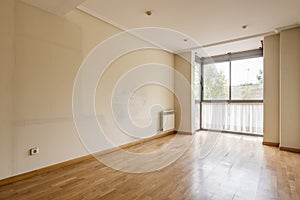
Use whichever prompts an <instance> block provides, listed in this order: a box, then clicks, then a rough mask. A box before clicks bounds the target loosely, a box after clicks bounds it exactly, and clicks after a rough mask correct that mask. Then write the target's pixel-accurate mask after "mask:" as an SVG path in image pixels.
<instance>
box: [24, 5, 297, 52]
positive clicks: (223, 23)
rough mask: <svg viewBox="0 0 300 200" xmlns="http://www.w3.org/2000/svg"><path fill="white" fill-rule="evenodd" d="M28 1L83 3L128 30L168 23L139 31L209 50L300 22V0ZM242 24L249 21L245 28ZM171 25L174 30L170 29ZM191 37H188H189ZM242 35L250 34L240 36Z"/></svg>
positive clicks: (174, 44) (233, 46) (172, 44)
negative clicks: (149, 14) (153, 29)
mask: <svg viewBox="0 0 300 200" xmlns="http://www.w3.org/2000/svg"><path fill="white" fill-rule="evenodd" d="M23 1H24V2H27V3H29V4H31V5H34V6H37V7H40V8H42V9H45V10H47V11H50V12H52V13H55V14H58V15H63V14H66V13H67V12H68V11H70V10H71V9H74V8H75V7H76V6H78V5H79V4H80V3H82V4H80V5H79V6H78V8H79V9H81V10H83V11H85V12H87V13H89V14H91V15H94V16H96V17H98V18H100V19H102V20H105V21H107V22H109V23H111V24H113V25H115V26H118V27H119V28H121V29H124V30H128V29H135V28H143V27H160V28H164V29H163V30H162V32H161V33H160V32H159V31H157V30H158V29H155V31H154V32H152V31H151V30H150V29H147V31H141V29H139V31H138V32H139V35H141V36H142V37H143V38H148V39H149V38H150V40H151V41H153V42H154V43H156V44H160V45H161V46H163V47H164V48H166V49H169V50H170V51H173V52H180V51H184V50H188V49H195V48H196V47H199V46H204V47H205V50H206V49H208V51H210V52H211V53H210V54H216V53H218V54H219V53H220V51H221V50H220V49H223V50H222V51H225V49H226V52H228V51H231V52H233V51H240V50H244V49H245V48H246V49H250V48H253V47H255V48H256V47H257V46H260V40H261V39H262V36H264V35H266V34H271V33H274V32H275V30H281V27H286V26H295V25H299V24H300V0H185V1H183V0H151V1H150V0H23ZM147 10H151V11H152V15H151V16H148V15H146V14H145V12H146V11H147ZM243 25H248V27H247V28H246V29H242V26H243ZM167 29H168V30H173V31H169V33H170V34H167V33H166V31H165V30H167ZM186 38H187V39H188V41H187V42H184V41H183V40H184V39H186ZM243 39H246V40H245V41H243V42H237V41H242V40H243ZM225 43H228V44H225ZM213 46H215V47H213ZM216 47H218V49H216ZM212 49H215V50H212ZM226 52H223V53H226Z"/></svg>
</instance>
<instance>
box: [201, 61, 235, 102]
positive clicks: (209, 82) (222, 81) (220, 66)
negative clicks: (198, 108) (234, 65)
mask: <svg viewBox="0 0 300 200" xmlns="http://www.w3.org/2000/svg"><path fill="white" fill-rule="evenodd" d="M203 74H204V76H203V85H204V87H203V94H204V95H203V99H204V100H228V99H229V63H228V62H221V63H215V64H205V65H203Z"/></svg>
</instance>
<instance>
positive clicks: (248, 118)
mask: <svg viewBox="0 0 300 200" xmlns="http://www.w3.org/2000/svg"><path fill="white" fill-rule="evenodd" d="M196 61H197V62H199V63H200V66H201V67H200V68H201V73H200V74H201V78H200V83H201V84H200V85H201V86H202V87H200V90H201V103H200V102H199V103H200V105H201V108H200V112H201V120H200V128H201V129H212V130H221V131H230V132H243V133H249V134H250V133H252V134H262V131H263V127H262V126H263V57H262V50H261V49H260V50H252V51H247V52H241V53H235V54H226V55H221V56H216V57H212V58H197V59H196Z"/></svg>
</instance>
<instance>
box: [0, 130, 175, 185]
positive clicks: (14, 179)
mask: <svg viewBox="0 0 300 200" xmlns="http://www.w3.org/2000/svg"><path fill="white" fill-rule="evenodd" d="M174 133H175V131H170V132H165V133H161V134H159V135H156V136H153V137H150V138H146V139H142V140H139V141H135V142H131V143H128V144H125V145H121V146H119V147H115V148H112V149H107V150H104V151H101V152H98V153H95V154H94V155H91V154H90V155H86V156H82V157H79V158H75V159H72V160H68V161H65V162H62V163H58V164H55V165H51V166H48V167H45V168H41V169H37V170H34V171H31V172H27V173H24V174H20V175H16V176H12V177H9V178H5V179H2V180H0V186H3V185H7V184H10V183H14V182H17V181H20V180H24V179H27V178H30V177H33V176H36V175H40V174H43V173H46V172H50V171H53V170H56V169H59V168H62V167H65V166H69V165H72V164H75V163H79V162H82V161H85V160H88V159H91V158H94V156H101V155H104V154H108V153H111V152H114V151H117V150H120V149H126V148H129V147H132V146H135V145H137V144H142V143H145V142H149V141H151V140H155V139H157V138H161V137H165V136H168V135H171V134H174Z"/></svg>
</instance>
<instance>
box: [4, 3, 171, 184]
mask: <svg viewBox="0 0 300 200" xmlns="http://www.w3.org/2000/svg"><path fill="white" fill-rule="evenodd" d="M1 3H2V4H1V15H3V17H1V19H0V22H1V32H0V34H1V38H0V39H1V46H0V53H1V54H0V56H1V59H0V62H1V73H0V81H1V86H0V87H1V88H0V94H1V99H0V106H1V114H0V120H1V129H0V131H1V132H0V133H1V138H0V142H1V145H0V148H1V154H0V160H1V165H0V179H3V178H6V177H10V176H12V175H16V174H20V173H24V172H28V171H32V170H35V169H39V168H42V167H45V166H49V165H53V164H56V163H59V162H63V161H66V160H70V159H73V158H77V157H80V156H83V155H86V154H88V152H87V151H86V150H85V148H84V147H83V145H82V144H81V141H80V139H79V137H78V135H77V133H76V129H75V125H74V122H73V116H72V90H73V84H74V80H75V76H76V73H77V70H78V69H79V67H80V65H81V62H82V61H83V59H85V57H86V56H87V55H88V53H89V52H90V51H91V50H92V49H93V48H94V47H95V46H96V45H98V44H99V43H100V42H101V41H104V40H105V39H107V38H109V37H110V36H112V35H114V34H116V33H119V32H120V30H119V29H118V28H116V27H114V26H112V25H110V24H108V23H105V22H103V21H101V20H99V19H96V18H94V17H92V16H90V15H88V14H85V13H83V12H81V11H79V10H73V11H72V12H70V13H69V14H67V15H66V16H64V17H59V16H55V15H53V14H50V13H47V12H45V11H42V10H40V9H38V8H35V7H32V6H29V5H26V4H24V3H22V2H20V1H16V5H15V7H14V1H13V0H6V1H5V2H4V1H3V2H1ZM14 9H15V13H14ZM14 18H15V20H14ZM14 27H16V35H14V34H13V33H14ZM4 30H5V31H4ZM14 44H15V45H14ZM99 56H101V55H99ZM14 60H15V63H14ZM146 62H157V63H161V64H167V65H170V66H173V62H174V56H173V54H170V53H168V52H165V51H162V50H141V51H137V52H133V53H131V54H128V55H126V56H125V57H123V58H120V59H118V60H117V61H116V62H115V64H114V66H112V68H113V70H112V71H111V72H107V73H108V74H107V78H113V76H116V75H117V76H120V74H121V72H124V69H127V70H129V69H131V67H132V66H133V65H135V64H143V63H146ZM125 71H126V70H125ZM12 73H13V74H12ZM170 75H172V76H173V72H172V74H170ZM2 83H3V84H2ZM142 94H143V95H148V96H150V95H154V94H158V96H155V95H154V97H153V99H154V100H155V101H159V102H160V103H161V104H163V105H165V106H166V107H170V108H171V107H172V106H173V103H174V98H173V95H172V94H170V91H167V90H165V89H162V88H161V87H155V86H154V87H148V88H147V87H146V88H145V89H142ZM100 95H101V94H100ZM2 97H3V98H2ZM12 97H13V98H12ZM97 106H98V108H99V109H100V111H101V112H102V111H103V110H102V108H105V106H106V105H101V104H98V105H97ZM104 114H106V113H105V112H104ZM11 118H12V120H11ZM11 124H13V127H12V128H11V126H10V125H11ZM130 141H133V140H122V141H119V142H120V143H122V144H123V143H127V142H130ZM32 147H39V148H40V153H39V154H38V155H36V156H29V155H28V150H29V149H30V148H32Z"/></svg>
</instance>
